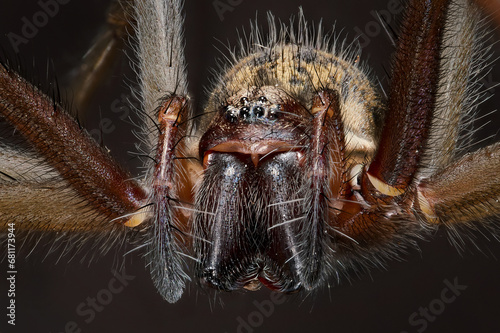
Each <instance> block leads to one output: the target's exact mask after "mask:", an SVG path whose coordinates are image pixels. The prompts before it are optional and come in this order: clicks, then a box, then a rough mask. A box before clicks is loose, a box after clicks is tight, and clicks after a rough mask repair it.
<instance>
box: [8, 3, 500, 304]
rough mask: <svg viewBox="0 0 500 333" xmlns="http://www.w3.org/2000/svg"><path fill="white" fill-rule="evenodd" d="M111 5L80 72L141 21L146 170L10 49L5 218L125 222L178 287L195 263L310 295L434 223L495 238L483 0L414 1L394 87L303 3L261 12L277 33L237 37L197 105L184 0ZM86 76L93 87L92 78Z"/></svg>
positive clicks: (229, 278) (498, 180)
mask: <svg viewBox="0 0 500 333" xmlns="http://www.w3.org/2000/svg"><path fill="white" fill-rule="evenodd" d="M110 18H111V19H110V20H109V30H107V31H106V32H104V33H103V34H101V35H100V37H99V38H100V39H98V41H99V42H98V43H96V45H97V46H96V47H94V48H93V49H92V51H91V52H90V54H91V56H90V57H89V59H90V60H87V61H88V62H90V64H94V65H96V67H95V68H97V70H95V71H94V72H91V73H89V72H88V71H87V70H83V69H82V70H81V71H80V72H78V74H76V76H75V77H76V79H75V81H76V82H78V81H79V80H83V78H85V82H87V81H89V82H95V81H98V79H99V77H100V76H102V75H103V73H104V72H105V69H103V68H98V67H97V64H98V63H99V61H98V60H102V59H107V58H106V57H108V55H106V54H105V52H104V51H103V50H104V49H105V47H106V46H107V45H110V44H111V43H115V42H116V39H117V38H118V39H123V38H126V37H125V36H128V35H130V36H131V40H132V45H133V46H132V47H133V49H134V52H135V55H134V61H135V64H134V69H135V71H136V74H137V77H138V83H139V88H138V89H137V90H136V91H133V94H134V95H135V96H137V98H138V100H139V101H140V106H139V107H138V108H137V116H138V118H140V122H141V124H140V128H139V129H138V130H137V131H136V133H135V135H136V137H137V139H138V140H139V143H138V144H137V146H136V148H137V151H138V152H137V154H136V155H137V157H138V158H139V160H140V161H141V163H142V173H141V174H140V175H139V176H137V177H133V176H132V175H131V174H130V172H129V171H128V170H126V169H124V168H122V167H121V166H120V165H119V163H117V162H116V161H115V159H114V158H113V157H112V156H111V155H110V154H109V152H108V151H107V150H106V149H104V147H102V146H101V145H100V144H99V143H96V142H95V141H94V140H93V139H92V138H91V137H90V135H89V134H88V133H87V132H86V131H85V130H84V129H82V127H81V126H80V125H79V123H78V122H77V121H75V120H74V119H73V117H71V116H70V115H69V114H68V111H66V110H65V107H64V105H63V103H61V102H60V101H58V100H57V99H53V98H50V97H47V95H45V94H43V92H41V90H40V89H38V88H37V87H36V86H34V85H32V84H30V83H28V82H27V81H26V80H24V79H23V78H21V77H20V76H19V74H17V73H16V68H15V67H16V66H13V65H10V64H9V62H6V61H5V62H3V63H2V64H1V65H0V121H1V122H2V123H3V125H4V126H5V128H6V130H3V131H2V132H0V231H2V232H4V233H7V232H8V228H9V226H11V225H12V224H14V225H15V226H16V229H17V230H19V231H20V232H24V233H26V235H27V236H26V237H29V236H30V235H35V236H37V235H38V234H37V232H40V231H42V232H47V231H54V232H59V233H60V234H62V235H64V236H65V237H68V238H67V241H66V242H65V243H64V246H66V244H67V246H74V245H76V246H79V245H78V244H79V243H81V241H80V240H88V239H91V238H94V239H97V242H98V243H100V244H104V245H103V247H101V250H102V251H103V252H105V251H106V250H107V249H109V248H110V246H111V245H110V244H124V243H125V242H127V241H128V240H132V241H133V242H134V244H136V245H134V246H135V249H134V250H140V251H144V253H145V257H146V265H147V267H148V268H149V270H150V273H151V276H152V279H153V283H154V285H155V286H156V288H157V290H158V292H159V293H160V294H161V296H162V297H163V298H165V299H166V300H167V301H169V302H176V301H177V300H179V298H180V297H181V296H182V294H183V291H184V289H185V288H186V283H187V281H189V280H191V279H193V280H195V281H196V282H197V283H198V284H199V285H201V286H202V287H203V288H211V289H215V290H218V291H236V290H241V289H246V290H258V289H259V288H261V287H262V286H266V287H268V288H270V289H271V290H276V291H279V292H283V293H288V294H291V293H296V292H300V291H304V292H305V293H307V294H309V293H313V292H314V291H316V290H318V289H319V288H320V287H322V286H324V285H326V284H328V283H329V281H330V280H331V278H332V276H334V277H336V278H337V280H336V281H335V283H339V282H340V280H341V279H342V278H343V277H345V278H349V277H350V276H351V275H353V274H354V275H356V274H358V273H359V272H361V271H366V270H368V269H370V268H373V267H385V265H386V262H387V261H388V260H392V259H399V258H400V257H401V255H403V254H405V253H407V252H408V251H410V250H411V249H414V248H417V247H418V245H417V241H418V240H419V239H425V238H428V237H429V236H430V235H431V234H433V233H434V232H435V231H436V230H437V229H438V228H439V227H440V226H442V228H445V229H446V230H447V231H448V234H449V236H450V241H451V242H452V243H453V244H454V245H455V247H456V248H457V249H459V250H462V249H463V247H464V246H465V243H466V242H467V240H470V241H471V242H472V243H473V244H475V243H474V237H475V236H472V237H469V234H468V232H469V230H470V229H471V230H476V229H478V230H479V232H477V233H483V234H484V235H485V236H486V237H489V236H490V235H491V237H494V238H496V237H497V234H496V229H497V226H498V217H499V214H500V203H499V201H500V198H499V196H500V158H499V157H500V145H499V144H498V143H494V144H491V145H490V146H487V147H483V148H481V149H477V150H474V149H471V148H472V147H474V141H473V139H472V136H473V134H474V131H472V130H471V126H472V124H473V122H474V121H475V114H476V110H477V106H478V101H480V100H481V99H483V95H484V94H485V93H484V92H483V91H482V90H481V89H482V86H481V84H480V83H479V81H480V79H481V77H482V75H484V73H485V71H486V68H487V67H488V66H489V65H490V64H489V62H490V61H491V60H490V50H489V49H488V48H485V47H484V46H483V44H485V41H486V39H487V36H488V35H487V34H486V33H484V27H483V26H484V25H485V21H484V20H483V19H482V18H481V16H480V11H479V9H478V8H477V7H476V5H475V4H473V3H472V2H470V1H468V0H453V1H445V0H435V1H419V0H411V1H409V3H408V6H407V9H406V13H405V15H404V17H403V19H402V23H401V28H400V30H399V32H398V40H397V42H396V47H397V48H396V53H395V55H394V58H393V60H392V72H391V74H390V86H389V89H388V90H387V96H385V94H384V93H383V92H381V91H380V89H379V87H378V85H377V81H376V79H375V76H374V75H373V74H372V73H371V72H370V70H369V69H368V65H367V64H366V63H365V62H364V61H363V60H362V59H360V53H361V50H360V48H359V46H358V44H357V42H356V41H354V42H353V43H347V42H345V41H344V39H343V38H342V37H340V36H339V35H331V36H330V35H324V33H323V28H322V27H321V24H319V25H312V24H310V23H308V22H307V20H306V17H305V15H304V14H303V12H302V10H299V13H298V15H297V16H296V18H294V19H292V20H291V22H290V23H289V24H285V23H278V22H277V20H276V19H275V17H274V16H273V15H272V14H268V31H267V32H266V33H264V32H263V30H261V29H260V28H257V22H255V23H253V24H252V25H251V28H250V32H249V33H248V34H242V37H241V38H240V40H239V42H238V46H237V48H236V50H232V49H231V48H230V47H228V52H226V54H227V55H226V56H225V58H223V59H221V60H220V61H219V67H218V68H217V69H216V70H214V71H213V74H214V78H213V80H212V83H211V87H210V88H209V89H207V92H206V93H207V102H206V103H205V105H204V107H203V108H202V109H197V108H196V105H195V104H194V103H193V102H192V99H191V97H190V95H189V93H188V92H189V89H188V79H187V64H186V61H185V56H184V39H183V28H182V26H183V16H182V1H180V0H164V1H162V0H147V1H146V0H145V1H122V2H121V3H120V6H115V7H113V9H112V11H111V14H110ZM109 31H113V32H115V34H112V33H111V34H110V33H109ZM116 36H118V37H116ZM101 46H102V48H101ZM92 59H94V60H92ZM82 68H83V67H82ZM79 87H80V88H81V89H80V90H78V93H79V94H80V95H79V97H78V98H76V104H79V103H81V105H84V103H85V101H86V100H87V99H88V98H90V96H91V95H92V89H91V88H88V87H87V88H85V86H83V85H80V86H79ZM77 106H78V105H77ZM48 202H50V205H47V203H48ZM476 231H477V230H476ZM472 235H475V234H472ZM127 236H128V238H129V239H128V240H127ZM57 237H58V238H59V237H60V236H59V235H58V236H57ZM4 239H5V241H6V242H7V239H8V238H7V237H6V238H4ZM109 240H110V242H108V241H109ZM54 246H61V244H58V243H56V242H54ZM478 246H479V245H478ZM49 251H50V250H49ZM63 252H65V251H63Z"/></svg>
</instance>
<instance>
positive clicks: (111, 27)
mask: <svg viewBox="0 0 500 333" xmlns="http://www.w3.org/2000/svg"><path fill="white" fill-rule="evenodd" d="M130 7H131V1H118V0H116V1H114V2H112V4H111V6H110V8H109V10H108V14H107V16H108V18H107V22H106V24H105V26H104V27H103V28H101V30H100V32H99V34H98V35H97V36H96V38H95V40H94V42H93V45H92V46H91V47H90V49H89V50H88V51H87V53H86V54H85V55H84V56H83V59H82V62H81V64H80V65H79V66H78V67H77V68H75V69H74V70H73V71H71V72H70V73H69V75H68V78H67V80H68V81H70V83H69V84H68V87H69V88H70V89H71V90H72V91H73V103H74V105H75V106H76V108H77V109H78V110H80V111H82V110H83V111H85V110H86V109H87V106H88V103H89V101H90V100H91V98H92V96H93V93H94V92H95V90H96V89H97V88H98V87H99V84H100V83H101V82H102V81H103V80H104V79H105V78H107V77H109V75H110V74H111V71H112V70H113V64H114V63H115V62H116V60H117V59H118V58H119V56H120V55H121V53H122V50H123V46H124V44H125V41H126V38H127V37H128V36H130V34H132V33H133V29H132V21H131V20H132V18H131V17H130V16H131V12H132V9H131V8H130Z"/></svg>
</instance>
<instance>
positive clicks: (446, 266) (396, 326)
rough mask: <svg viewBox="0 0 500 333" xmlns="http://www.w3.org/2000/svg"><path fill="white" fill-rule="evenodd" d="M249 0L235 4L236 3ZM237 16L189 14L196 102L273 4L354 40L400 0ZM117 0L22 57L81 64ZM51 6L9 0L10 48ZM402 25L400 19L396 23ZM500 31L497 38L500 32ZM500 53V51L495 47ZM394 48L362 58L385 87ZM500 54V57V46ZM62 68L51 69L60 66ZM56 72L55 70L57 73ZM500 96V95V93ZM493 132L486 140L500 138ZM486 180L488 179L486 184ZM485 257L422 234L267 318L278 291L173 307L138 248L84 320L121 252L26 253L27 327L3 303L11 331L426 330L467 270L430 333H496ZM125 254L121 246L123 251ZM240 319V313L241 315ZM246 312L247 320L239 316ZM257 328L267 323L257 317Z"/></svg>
mask: <svg viewBox="0 0 500 333" xmlns="http://www.w3.org/2000/svg"><path fill="white" fill-rule="evenodd" d="M236 2H238V1H233V3H236ZM239 2H241V4H239V5H237V6H234V10H233V11H232V12H229V11H228V12H225V13H224V20H223V21H221V20H220V18H219V16H218V15H217V12H216V11H215V9H214V6H213V3H212V1H189V3H188V4H186V6H185V11H186V53H187V57H188V64H189V68H188V69H189V75H190V88H191V89H190V90H191V91H192V93H193V96H194V98H195V101H196V103H198V104H202V103H203V96H202V87H203V85H206V84H207V77H208V68H209V67H210V66H213V65H214V58H215V57H216V56H218V52H217V51H216V50H215V48H214V46H213V45H217V46H218V47H219V48H221V44H220V42H219V41H218V40H220V41H222V42H226V41H229V42H231V43H232V44H233V45H234V44H235V42H236V40H237V35H236V28H241V27H242V26H245V27H246V28H247V30H248V22H249V20H250V19H253V18H255V16H256V12H257V13H258V17H259V19H260V22H261V23H262V24H264V22H265V20H264V18H265V16H264V14H265V12H266V11H268V10H270V11H272V12H273V13H274V14H275V15H276V16H277V17H279V18H281V19H283V20H285V21H287V20H288V18H289V17H290V15H292V14H296V13H297V8H298V7H299V6H302V7H303V9H304V12H305V14H306V17H307V18H308V19H309V20H314V21H315V22H318V21H319V20H320V19H321V18H323V23H324V26H326V27H327V29H330V27H331V26H332V25H333V24H334V23H335V22H336V30H337V31H340V30H341V29H343V36H345V35H347V39H348V40H349V41H351V40H352V39H353V38H354V36H355V35H356V31H357V29H356V27H358V28H359V29H361V30H362V31H364V30H365V27H366V26H367V24H368V25H369V26H370V27H374V26H376V25H378V23H375V22H377V21H376V19H375V18H374V16H373V15H372V14H373V12H374V11H376V10H386V9H387V8H388V3H389V2H391V1H389V0H383V1H378V0H377V1H373V0H371V1H349V2H347V1H336V2H333V1H330V2H327V1H312V0H310V1H298V0H294V1H269V0H267V1H264V0H258V1H249V0H243V1H239ZM105 8H106V2H105V1H101V0H86V1H81V0H72V1H70V2H69V4H67V5H64V6H61V8H60V11H59V13H58V14H57V15H56V16H55V17H53V18H51V19H50V21H49V22H48V24H47V25H46V26H44V27H43V28H41V29H40V31H39V33H38V34H37V35H36V36H35V37H34V38H32V39H31V40H30V41H29V43H28V44H26V45H22V46H20V53H19V57H20V58H21V59H22V61H24V62H25V63H29V64H31V63H33V62H34V63H35V66H36V68H38V69H37V70H35V71H34V72H35V73H38V72H40V73H44V72H45V70H46V67H47V59H51V60H52V62H53V67H54V68H55V73H56V74H57V75H58V76H59V77H64V74H65V73H67V71H68V70H69V69H70V68H72V67H73V66H75V64H77V63H78V62H79V57H80V56H81V55H82V54H83V52H85V50H86V48H88V46H89V45H90V43H91V40H92V37H93V36H94V35H95V33H96V32H97V30H98V29H99V26H100V22H102V20H103V19H104V10H105ZM39 10H40V7H39V5H38V4H37V3H36V2H35V1H23V2H21V1H14V0H3V1H2V5H1V6H0V45H1V46H2V47H3V48H4V49H7V50H8V49H9V48H10V45H9V41H8V39H7V38H6V34H7V33H9V32H15V33H18V34H19V33H20V30H21V26H22V22H21V18H22V17H23V16H26V17H28V18H31V17H32V15H33V14H34V13H36V12H37V11H39ZM391 25H392V26H394V17H393V20H392V22H391ZM496 38H498V35H497V36H496ZM496 48H497V49H498V47H496ZM392 51H393V47H392V46H391V44H390V42H389V40H388V38H387V36H386V33H385V32H383V31H381V32H380V33H379V34H378V35H376V36H373V37H370V43H369V45H368V46H367V47H365V48H364V49H363V54H362V59H363V60H364V61H367V62H369V63H370V65H371V66H372V67H373V68H374V70H375V72H376V73H377V75H378V76H379V77H380V78H381V81H382V82H384V85H385V86H387V84H386V79H383V78H384V77H385V72H384V68H389V60H390V54H391V53H392ZM497 54H498V53H497ZM50 67H52V65H51V66H50ZM51 70H52V69H51ZM124 72H125V73H127V74H126V75H127V77H128V78H133V74H132V73H131V72H130V70H129V68H128V60H127V59H126V58H125V57H124V58H123V59H121V60H120V61H119V62H118V63H117V64H116V68H115V72H114V74H113V77H112V78H111V80H110V81H109V82H106V83H105V86H104V87H103V88H102V91H100V92H99V93H98V94H97V96H96V101H95V103H94V104H92V105H91V109H92V110H95V111H94V112H93V113H94V116H93V117H91V119H88V120H87V126H88V128H89V129H92V128H96V127H98V126H99V125H98V120H99V117H110V118H111V117H113V114H110V111H109V110H110V105H111V104H112V102H113V101H114V100H115V99H116V98H119V96H120V94H121V93H125V94H128V90H127V87H126V85H125V84H124V83H123V73H124ZM496 81H500V71H499V69H498V68H495V69H494V70H493V72H492V74H491V75H489V76H487V77H486V79H485V81H484V83H485V87H486V88H491V89H490V90H489V92H494V91H495V90H497V93H498V92H499V90H500V88H492V85H493V84H494V83H495V82H496ZM497 95H500V94H497ZM499 101H500V99H499V98H498V97H495V98H492V99H490V101H488V103H485V104H483V107H482V109H483V110H484V111H485V112H488V111H492V110H494V109H495V108H496V107H497V106H498V105H500V104H499ZM499 120H500V117H499V113H498V112H497V113H496V114H494V115H490V116H488V117H486V118H484V120H483V122H486V121H490V124H489V125H487V126H486V127H485V130H484V133H485V134H486V135H492V134H493V135H494V134H495V133H496V132H497V131H498V128H499V126H498V121H499ZM113 123H114V124H118V126H117V127H120V129H117V130H116V131H114V132H113V133H111V134H109V135H104V136H103V141H104V144H105V145H106V146H108V147H109V148H110V149H111V151H112V153H113V154H115V155H116V156H117V157H118V159H119V160H120V161H121V162H123V163H128V161H129V159H130V156H129V155H127V153H126V152H127V151H129V150H133V142H134V137H133V135H132V134H131V133H130V128H129V127H128V125H127V124H125V123H123V124H122V123H120V120H119V119H114V120H113ZM497 138H498V136H497ZM493 141H494V139H491V138H490V139H489V140H488V141H487V142H493ZM485 181H487V180H485ZM480 243H481V248H482V249H483V250H484V252H485V253H486V254H482V253H479V251H477V250H473V249H471V251H467V252H466V253H465V254H464V255H463V256H460V255H459V254H458V253H457V251H456V250H455V249H453V248H452V247H451V246H450V245H449V244H448V241H447V239H446V238H445V235H444V233H442V232H440V233H438V234H437V235H435V237H434V239H432V241H431V242H421V244H420V245H421V253H419V252H417V251H413V252H412V253H411V254H410V255H409V256H407V257H406V258H405V260H406V261H405V262H396V263H391V264H390V265H389V267H388V270H387V271H373V272H372V274H371V276H368V275H365V276H363V277H362V278H361V279H356V280H353V281H352V282H351V283H349V282H345V283H344V284H342V285H341V286H336V287H333V288H331V289H326V288H325V289H324V290H323V291H321V292H319V293H318V295H317V296H314V297H309V298H307V299H306V300H304V301H302V299H301V298H293V299H290V300H289V301H287V302H286V303H285V304H280V305H276V306H275V307H274V309H273V310H272V311H270V312H272V313H266V316H264V315H262V314H259V312H258V308H257V306H256V305H255V303H254V301H255V300H257V301H258V302H263V301H267V300H269V299H270V294H269V291H267V290H261V291H259V292H256V293H235V294H231V295H224V296H223V297H222V298H217V300H216V301H215V302H214V300H213V298H209V297H208V296H206V295H204V294H202V293H200V292H198V291H197V288H196V286H194V285H191V286H190V287H189V288H188V291H187V292H186V293H185V295H184V297H183V298H182V299H181V300H180V301H179V302H178V303H176V304H168V303H167V302H165V301H163V300H162V299H161V297H160V296H159V295H158V294H157V293H156V290H155V289H154V287H153V285H152V283H151V281H150V278H149V276H148V273H147V271H146V270H145V269H144V261H143V260H142V258H141V257H140V256H139V255H136V254H131V255H128V256H127V259H126V271H127V274H129V275H133V276H135V278H134V280H133V281H131V282H130V284H129V285H128V286H127V287H126V288H125V289H124V290H123V292H121V293H119V294H117V295H114V297H113V300H112V302H111V303H110V304H108V305H106V306H105V307H104V309H103V311H102V312H100V313H97V315H96V317H95V320H93V321H92V322H91V323H85V321H84V319H85V318H84V317H81V316H79V315H78V314H77V313H76V307H77V306H78V305H79V304H80V303H82V302H85V300H86V299H87V297H95V296H96V294H97V293H98V292H99V291H100V290H102V289H103V288H107V285H108V282H109V281H110V279H111V278H112V277H113V275H112V273H111V270H112V268H113V262H114V254H110V255H107V256H105V257H103V258H101V259H100V260H98V261H97V262H93V263H92V264H91V265H87V264H86V263H84V264H81V263H79V262H78V261H79V260H78V259H79V258H78V257H77V258H75V259H74V260H73V261H71V262H69V263H68V262H67V260H66V259H65V258H63V259H62V260H61V261H60V262H59V263H57V264H56V260H57V257H55V256H50V257H48V258H46V259H44V260H43V261H42V259H43V258H44V256H43V254H37V253H35V254H33V255H32V256H31V257H30V258H28V259H26V260H25V259H24V258H20V257H19V258H18V259H17V270H18V275H17V285H16V288H17V290H16V304H17V309H16V310H17V313H16V326H15V327H11V326H8V325H7V324H6V321H7V319H6V316H5V315H4V313H5V312H6V310H0V314H1V315H0V332H53V333H56V332H64V328H65V325H66V323H67V322H69V321H75V322H76V323H77V325H78V326H79V328H80V329H81V330H82V332H97V333H99V332H146V331H147V332H163V331H165V332H177V331H181V330H182V331H183V332H198V331H206V332H235V331H238V325H239V323H240V322H241V320H244V321H246V322H247V323H248V322H250V324H253V325H254V326H255V327H252V328H251V330H248V329H246V330H241V332H250V331H253V332H271V331H282V332H302V331H304V330H307V331H310V332H327V331H328V332H329V331H335V332H402V331H408V332H417V329H419V328H421V326H420V325H419V326H411V325H410V323H409V319H408V318H409V316H410V315H411V314H412V313H413V312H415V311H418V310H419V307H421V306H428V305H429V303H430V302H431V301H433V300H434V299H436V298H440V296H441V291H442V290H443V288H444V287H445V285H444V283H443V281H444V280H445V279H448V280H449V281H453V279H455V278H457V279H458V282H459V283H460V284H462V285H467V289H466V290H465V291H463V292H462V294H461V295H460V296H459V297H458V298H457V299H456V300H455V301H454V302H452V303H451V304H447V305H446V308H445V310H444V312H443V313H442V314H440V315H439V316H437V318H436V319H435V320H434V322H429V323H428V327H427V329H426V330H425V331H426V332H473V331H474V332H492V331H496V327H497V326H498V323H499V322H500V319H499V311H500V305H499V304H500V302H499V299H498V298H499V296H500V287H499V286H498V278H499V273H500V265H499V263H498V261H497V259H495V257H498V256H500V245H499V244H498V243H496V242H487V241H485V240H483V239H481V240H480ZM117 255H118V256H120V255H121V254H120V253H119V254H117ZM6 270H7V268H6V264H5V263H1V264H0V272H6ZM0 276H2V279H1V281H0V301H1V309H5V306H6V302H5V301H4V300H5V299H6V290H7V285H6V281H5V278H4V273H1V274H0ZM238 318H240V319H238ZM239 320H240V321H239ZM257 324H258V325H257Z"/></svg>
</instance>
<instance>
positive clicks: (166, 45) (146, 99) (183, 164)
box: [134, 0, 201, 303]
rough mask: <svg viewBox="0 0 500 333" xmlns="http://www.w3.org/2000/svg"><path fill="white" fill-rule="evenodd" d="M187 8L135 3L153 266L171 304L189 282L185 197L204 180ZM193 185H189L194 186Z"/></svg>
mask: <svg viewBox="0 0 500 333" xmlns="http://www.w3.org/2000/svg"><path fill="white" fill-rule="evenodd" d="M181 8H182V2H181V1H179V0H168V1H163V0H146V1H135V2H134V21H135V23H136V26H135V39H136V42H137V45H136V46H135V50H136V53H137V59H138V63H137V64H136V66H137V69H138V74H139V83H140V86H141V91H140V98H141V102H142V111H143V115H145V117H144V122H145V124H144V125H143V129H142V131H141V132H140V133H138V134H139V136H140V137H141V139H142V140H143V141H142V143H141V147H140V148H141V150H142V152H143V154H144V155H145V156H155V157H156V158H150V159H145V160H144V162H145V163H144V168H145V170H146V184H147V186H148V187H149V188H150V189H151V190H152V191H151V193H152V194H151V196H150V202H151V203H152V210H153V212H152V215H153V219H152V220H151V221H150V223H151V225H150V228H149V230H150V239H151V241H150V243H149V244H148V245H149V247H148V261H149V263H148V266H149V268H150V272H151V275H152V278H153V282H154V284H155V286H156V288H157V289H158V292H159V293H160V294H161V295H162V296H163V297H164V298H165V299H166V300H167V301H169V302H172V303H173V302H175V301H177V300H178V299H179V298H180V297H181V295H182V293H183V290H184V287H185V281H186V280H188V279H189V277H188V276H187V275H186V273H185V272H184V263H183V262H184V261H183V259H184V256H183V252H184V251H183V249H182V246H183V245H186V244H185V242H186V241H187V240H185V239H184V238H185V237H184V236H185V235H187V234H188V231H189V230H187V229H185V227H186V223H185V221H186V219H185V218H184V217H185V216H183V215H189V212H191V211H192V210H182V208H176V207H181V203H182V201H184V200H183V194H184V195H185V196H186V197H187V201H191V200H190V195H191V193H190V189H191V187H192V184H193V183H194V182H195V178H196V177H197V176H199V175H200V173H199V172H198V171H197V169H196V168H197V167H201V165H200V164H199V163H197V162H193V161H195V160H194V159H190V158H193V157H195V156H197V145H196V144H195V142H196V141H195V140H194V139H193V138H192V135H190V133H191V132H190V131H191V126H192V125H191V124H192V121H191V119H192V115H191V113H190V112H191V111H190V108H189V107H187V106H188V105H189V97H188V94H187V72H186V63H185V59H184V49H183V43H184V42H183V18H182V11H181ZM190 180H192V182H191V183H190V185H187V186H186V185H185V184H187V183H189V182H190Z"/></svg>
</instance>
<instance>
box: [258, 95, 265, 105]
mask: <svg viewBox="0 0 500 333" xmlns="http://www.w3.org/2000/svg"><path fill="white" fill-rule="evenodd" d="M259 102H261V103H265V102H267V98H266V97H265V96H260V97H259Z"/></svg>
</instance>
